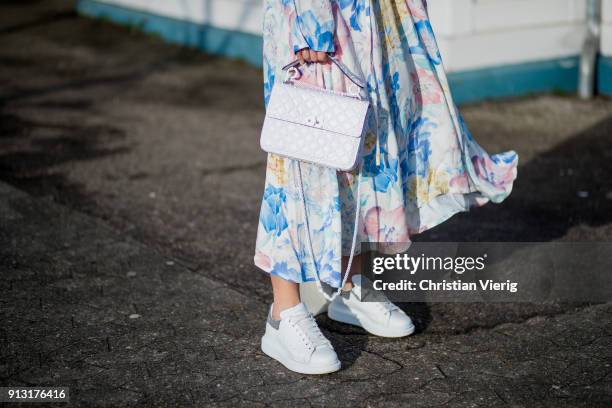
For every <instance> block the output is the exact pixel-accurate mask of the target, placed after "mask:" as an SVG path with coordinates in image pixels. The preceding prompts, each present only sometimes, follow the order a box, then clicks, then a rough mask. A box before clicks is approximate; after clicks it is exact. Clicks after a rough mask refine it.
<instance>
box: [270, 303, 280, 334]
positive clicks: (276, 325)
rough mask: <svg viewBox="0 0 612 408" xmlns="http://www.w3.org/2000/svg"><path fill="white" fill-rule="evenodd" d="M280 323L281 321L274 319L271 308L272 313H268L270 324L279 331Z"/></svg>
mask: <svg viewBox="0 0 612 408" xmlns="http://www.w3.org/2000/svg"><path fill="white" fill-rule="evenodd" d="M280 322H281V321H280V320H274V319H273V318H272V307H270V311H269V312H268V324H269V325H270V326H272V327H273V328H274V329H276V330H278V328H279V327H280Z"/></svg>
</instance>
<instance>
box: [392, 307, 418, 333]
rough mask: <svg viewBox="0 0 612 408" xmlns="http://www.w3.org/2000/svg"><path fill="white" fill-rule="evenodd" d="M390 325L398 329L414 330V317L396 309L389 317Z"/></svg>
mask: <svg viewBox="0 0 612 408" xmlns="http://www.w3.org/2000/svg"><path fill="white" fill-rule="evenodd" d="M389 326H391V327H393V328H396V329H406V330H414V323H412V319H410V317H409V316H408V315H406V314H405V313H403V312H401V311H398V310H394V311H393V312H392V313H391V316H390V317H389Z"/></svg>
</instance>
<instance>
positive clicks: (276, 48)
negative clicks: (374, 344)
mask: <svg viewBox="0 0 612 408" xmlns="http://www.w3.org/2000/svg"><path fill="white" fill-rule="evenodd" d="M263 36H264V59H263V62H264V93H265V102H266V105H267V102H268V99H269V96H270V91H271V90H272V87H273V85H274V83H275V82H276V81H282V80H283V79H284V72H282V70H281V67H282V66H283V65H285V64H287V63H288V62H290V61H292V60H293V59H294V55H293V54H294V51H296V50H299V49H302V48H305V47H309V48H311V49H314V50H317V51H327V52H334V53H335V55H336V56H337V57H338V58H340V59H341V60H342V62H343V63H344V64H345V65H347V66H348V67H350V68H351V70H353V71H354V72H355V73H356V74H358V75H362V76H363V78H365V79H366V81H367V85H368V87H367V88H368V89H367V91H368V95H369V98H370V100H371V104H372V106H373V108H374V111H375V114H374V115H370V120H369V122H368V132H367V135H366V140H365V147H364V151H363V168H362V171H361V187H360V188H361V200H360V201H361V206H360V214H359V219H360V222H359V227H358V228H359V230H358V242H383V243H408V242H410V236H411V235H412V234H417V233H420V232H423V231H425V230H427V229H429V228H432V227H434V226H436V225H438V224H440V223H441V222H443V221H445V220H446V219H448V218H449V217H451V216H452V215H453V214H456V213H458V212H461V211H466V210H468V209H469V208H470V207H472V206H479V205H483V204H485V203H487V202H489V201H492V202H495V203H499V202H501V201H503V200H504V199H505V198H506V197H507V196H508V195H509V194H510V192H511V190H512V184H513V181H514V179H515V178H516V171H517V170H516V168H517V164H518V156H517V154H516V153H515V152H513V151H508V152H504V153H501V154H496V155H489V154H487V152H485V151H484V150H483V149H482V147H480V146H479V145H478V144H477V142H476V141H475V140H474V139H473V138H472V136H471V134H470V132H469V130H468V129H467V127H466V125H465V123H464V121H463V118H462V117H461V115H460V113H459V111H458V110H457V108H456V106H455V104H454V102H453V100H452V97H451V93H450V90H449V87H448V82H447V79H446V74H445V72H444V68H443V66H442V61H441V58H440V53H439V50H438V46H437V44H436V40H435V37H434V34H433V32H432V29H431V25H430V23H429V17H428V14H427V6H426V3H425V1H424V0H331V1H330V0H265V1H264V27H263ZM300 81H304V82H307V83H310V84H314V85H317V86H320V87H323V88H327V89H332V90H338V91H346V89H347V87H348V85H350V82H349V81H348V80H347V79H345V78H344V76H343V75H342V73H341V72H340V70H339V69H337V68H336V67H335V66H334V65H332V64H310V65H309V66H307V67H304V68H303V69H302V77H301V78H300ZM377 142H378V143H377ZM377 152H378V154H379V161H378V164H377V160H376V155H377ZM301 169H302V171H301V172H302V180H303V184H304V190H305V191H304V192H305V201H306V211H307V213H308V225H309V230H310V235H311V240H312V246H313V249H314V260H313V257H312V256H311V255H310V249H309V246H308V240H307V236H306V233H307V231H306V218H305V216H304V209H303V207H302V201H301V195H300V189H299V187H298V186H299V184H298V177H299V174H298V167H297V162H296V161H294V160H290V159H286V158H282V157H279V156H276V155H268V164H267V171H266V181H265V188H264V194H263V201H262V206H261V213H260V218H259V226H258V232H257V242H256V251H255V264H256V265H257V266H258V267H259V268H261V269H263V270H264V271H266V272H269V273H271V274H273V275H277V276H280V277H282V278H284V279H287V280H290V281H294V282H307V281H314V280H320V281H322V282H325V283H327V284H329V285H331V286H333V287H338V286H339V285H340V283H341V282H342V279H341V276H342V275H341V256H343V255H344V256H346V255H348V254H349V253H350V249H351V239H352V235H353V228H354V215H355V210H356V208H357V207H356V205H355V204H356V203H355V198H356V196H357V171H354V172H352V173H340V172H336V171H335V170H334V169H329V168H324V167H320V166H316V165H309V164H305V163H302V165H301ZM358 252H359V246H358V248H357V253H358Z"/></svg>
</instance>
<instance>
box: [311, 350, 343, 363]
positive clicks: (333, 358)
mask: <svg viewBox="0 0 612 408" xmlns="http://www.w3.org/2000/svg"><path fill="white" fill-rule="evenodd" d="M337 362H338V355H337V354H336V352H335V351H334V349H333V348H332V347H330V346H319V347H317V348H316V349H315V351H314V353H312V356H310V363H311V364H314V365H317V366H327V365H333V364H336V363H337Z"/></svg>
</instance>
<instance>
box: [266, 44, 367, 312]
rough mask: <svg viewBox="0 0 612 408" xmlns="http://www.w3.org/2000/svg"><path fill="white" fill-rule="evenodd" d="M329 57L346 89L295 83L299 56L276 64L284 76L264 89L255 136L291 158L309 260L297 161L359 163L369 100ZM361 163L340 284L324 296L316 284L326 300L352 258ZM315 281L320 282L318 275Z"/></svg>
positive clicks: (348, 166)
mask: <svg viewBox="0 0 612 408" xmlns="http://www.w3.org/2000/svg"><path fill="white" fill-rule="evenodd" d="M329 58H330V60H331V61H332V62H333V63H334V64H335V65H336V66H337V67H338V68H339V69H340V70H341V71H342V73H343V74H344V75H345V76H346V77H347V78H348V79H349V80H350V81H351V82H352V85H351V87H350V89H349V92H348V93H344V92H335V91H330V90H326V89H321V88H316V87H313V86H309V85H303V84H300V83H299V82H298V81H296V80H295V79H296V77H297V76H298V74H299V71H298V68H297V66H298V65H299V64H300V62H299V61H298V60H296V61H293V62H291V63H290V64H287V65H286V66H284V67H283V68H282V69H283V71H286V72H287V78H286V79H285V81H284V82H278V83H276V84H275V85H274V87H273V89H272V92H271V94H270V100H269V102H268V107H267V110H266V117H265V119H264V124H263V129H262V132H261V140H260V144H261V148H262V149H263V150H264V151H266V152H268V153H273V154H276V155H279V156H284V157H287V158H290V159H294V160H297V166H298V177H297V180H296V183H298V185H296V187H297V188H298V191H300V193H301V201H302V204H303V211H304V219H305V220H306V230H307V234H306V235H307V237H308V244H309V247H310V248H309V249H310V254H311V256H312V259H313V260H314V259H316V258H315V254H314V249H313V246H312V241H311V237H310V226H309V225H308V211H307V208H306V200H305V198H304V185H303V183H302V169H301V166H300V162H308V163H313V164H317V165H320V166H325V167H330V168H334V169H336V170H338V171H350V170H353V169H354V168H355V167H357V166H358V165H359V164H361V149H362V147H363V142H364V139H365V132H366V129H367V119H368V115H369V112H370V103H369V101H368V99H367V98H366V97H365V96H364V95H363V93H364V90H365V83H364V82H363V81H362V80H361V79H359V78H358V77H357V76H356V75H355V74H353V73H352V72H351V71H350V70H349V69H348V68H347V67H346V66H345V65H344V64H343V63H342V62H341V61H339V60H338V59H337V58H335V57H334V56H330V57H329ZM361 167H362V166H360V168H359V176H358V185H357V198H356V203H357V205H356V207H357V208H356V211H355V228H354V231H353V243H352V248H351V254H350V257H349V261H348V264H347V268H346V272H345V274H344V278H343V281H342V285H341V286H340V288H338V290H337V291H336V293H334V294H333V295H332V296H329V295H328V294H327V292H326V291H325V290H323V288H321V287H320V289H321V292H322V293H323V295H324V296H325V297H326V298H327V299H328V300H332V299H333V298H334V297H335V296H337V295H338V294H339V293H340V290H341V289H342V287H343V286H344V284H345V283H346V280H347V278H348V275H349V271H350V269H351V265H352V262H353V257H354V253H355V247H356V243H357V233H358V226H359V225H358V224H359V212H360V200H361V197H360V196H361V194H360V193H361V188H360V185H361ZM314 265H315V268H317V266H316V265H317V262H314ZM317 274H318V270H317ZM317 283H318V284H319V285H320V283H319V282H318V281H317Z"/></svg>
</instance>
